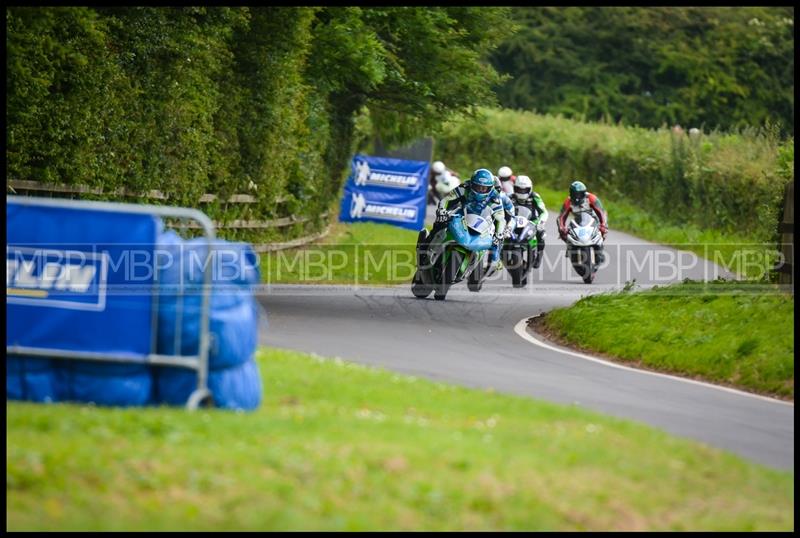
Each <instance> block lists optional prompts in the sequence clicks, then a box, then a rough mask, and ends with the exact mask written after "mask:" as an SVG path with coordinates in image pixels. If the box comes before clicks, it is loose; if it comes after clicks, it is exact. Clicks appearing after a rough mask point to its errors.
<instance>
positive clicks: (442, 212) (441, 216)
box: [436, 207, 448, 222]
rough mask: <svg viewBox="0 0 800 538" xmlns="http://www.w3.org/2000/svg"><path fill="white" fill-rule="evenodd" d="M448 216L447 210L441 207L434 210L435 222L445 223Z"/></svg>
mask: <svg viewBox="0 0 800 538" xmlns="http://www.w3.org/2000/svg"><path fill="white" fill-rule="evenodd" d="M447 218H448V214H447V209H445V208H443V207H437V208H436V222H447Z"/></svg>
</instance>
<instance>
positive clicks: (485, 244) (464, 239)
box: [447, 217, 492, 251]
mask: <svg viewBox="0 0 800 538" xmlns="http://www.w3.org/2000/svg"><path fill="white" fill-rule="evenodd" d="M447 228H448V230H450V233H451V234H453V237H454V238H455V239H456V241H457V242H458V244H459V245H461V246H462V247H464V248H466V249H469V250H473V251H478V250H486V249H488V248H491V247H492V238H491V236H485V235H472V234H470V233H469V230H467V227H466V226H465V225H464V219H462V218H460V217H456V218H454V219H451V220H450V223H449V224H448V225H447Z"/></svg>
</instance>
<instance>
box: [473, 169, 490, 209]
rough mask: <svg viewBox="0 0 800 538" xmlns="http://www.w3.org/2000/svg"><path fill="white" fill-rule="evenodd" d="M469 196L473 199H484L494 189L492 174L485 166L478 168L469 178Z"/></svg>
mask: <svg viewBox="0 0 800 538" xmlns="http://www.w3.org/2000/svg"><path fill="white" fill-rule="evenodd" d="M469 185H470V196H471V197H472V199H473V200H477V201H480V202H482V201H484V200H486V199H487V198H488V197H489V195H490V194H491V193H492V189H494V174H492V173H491V172H490V171H488V170H487V169H486V168H479V169H477V170H475V172H473V173H472V177H471V178H469Z"/></svg>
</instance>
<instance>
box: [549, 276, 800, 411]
mask: <svg viewBox="0 0 800 538" xmlns="http://www.w3.org/2000/svg"><path fill="white" fill-rule="evenodd" d="M543 323H544V327H545V329H546V331H552V333H553V334H554V335H555V336H556V337H557V338H561V339H564V340H566V341H567V342H569V343H572V344H579V345H580V346H581V347H582V348H585V349H588V350H591V351H596V352H600V353H607V354H609V355H611V356H613V357H616V358H618V359H620V360H623V361H632V362H635V363H636V364H638V365H640V366H643V367H646V368H653V369H657V370H661V371H667V372H674V373H678V374H681V375H686V376H693V377H698V378H701V379H705V380H709V381H713V382H717V383H723V384H728V385H733V386H736V387H740V388H743V389H745V390H749V391H753V392H759V393H763V394H771V395H777V396H780V397H788V398H792V399H793V398H794V296H793V295H791V294H785V293H780V292H778V291H777V290H776V289H774V288H773V287H771V286H770V285H756V284H753V283H734V282H713V283H706V284H703V283H683V284H678V285H673V286H668V287H664V288H656V289H652V290H647V291H640V292H635V293H630V292H619V293H608V294H600V295H593V296H590V297H585V298H583V299H581V300H580V301H578V302H577V303H575V304H574V305H572V306H570V307H567V308H560V309H556V310H553V311H550V312H548V313H547V314H546V315H545V317H544V322H543Z"/></svg>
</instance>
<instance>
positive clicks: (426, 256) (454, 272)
mask: <svg viewBox="0 0 800 538" xmlns="http://www.w3.org/2000/svg"><path fill="white" fill-rule="evenodd" d="M449 216H450V220H449V222H448V224H447V227H446V228H442V229H440V230H439V231H438V232H436V234H435V235H434V236H433V237H429V233H430V232H429V231H428V230H427V229H426V228H423V229H422V230H420V232H419V235H418V236H417V247H416V250H417V270H416V272H415V273H414V278H413V279H412V281H411V293H413V294H414V296H415V297H418V298H420V299H424V298H426V297H428V295H430V294H431V292H434V295H433V297H434V299H436V300H437V301H443V300H444V299H445V297H446V296H447V292H448V291H449V289H450V287H451V286H452V285H453V284H456V283H458V282H461V281H462V280H464V279H465V278H466V279H467V285H468V287H469V289H470V291H478V290H480V287H481V285H482V283H483V278H484V276H485V267H486V264H485V262H484V258H486V256H487V253H488V251H489V249H490V248H492V231H493V226H492V223H491V221H490V220H488V219H487V218H486V217H484V216H483V215H477V214H474V213H467V212H466V209H464V208H459V209H454V210H452V211H450V213H449Z"/></svg>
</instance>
